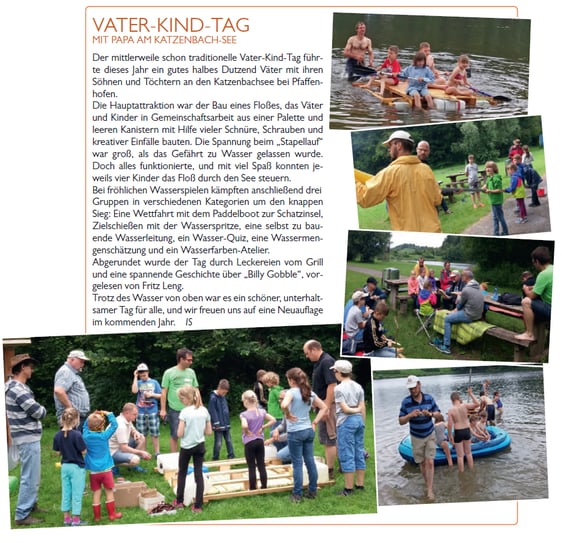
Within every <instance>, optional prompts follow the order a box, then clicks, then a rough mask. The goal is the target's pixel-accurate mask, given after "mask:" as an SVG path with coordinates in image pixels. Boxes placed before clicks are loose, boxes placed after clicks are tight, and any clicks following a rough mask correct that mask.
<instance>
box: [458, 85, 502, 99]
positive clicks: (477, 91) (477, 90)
mask: <svg viewBox="0 0 562 543" xmlns="http://www.w3.org/2000/svg"><path fill="white" fill-rule="evenodd" d="M468 88H469V89H470V90H471V91H474V92H475V93H477V94H481V95H482V96H486V97H488V98H491V99H492V100H495V101H496V102H511V98H510V97H509V96H501V95H499V96H493V95H492V94H488V93H487V92H484V91H482V90H480V89H476V88H474V87H471V86H469V87H468Z"/></svg>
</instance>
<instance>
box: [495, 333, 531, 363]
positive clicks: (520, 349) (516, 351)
mask: <svg viewBox="0 0 562 543" xmlns="http://www.w3.org/2000/svg"><path fill="white" fill-rule="evenodd" d="M485 333H486V334H488V335H489V336H492V337H496V338H498V339H501V340H502V341H506V342H508V343H511V344H513V361H514V362H524V361H525V349H526V348H527V347H529V346H530V345H531V344H534V343H536V342H534V341H529V340H528V339H517V338H516V337H515V336H516V335H517V332H513V331H512V330H506V329H505V328H500V327H499V326H493V327H492V328H488V329H487V330H486V332H485Z"/></svg>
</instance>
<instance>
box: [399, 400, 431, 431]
mask: <svg viewBox="0 0 562 543" xmlns="http://www.w3.org/2000/svg"><path fill="white" fill-rule="evenodd" d="M416 409H420V410H424V409H427V410H428V411H431V412H432V413H433V412H435V411H440V409H439V407H438V406H437V404H436V403H435V400H434V399H433V396H430V395H429V394H424V393H423V392H422V399H421V401H420V402H416V400H414V398H412V396H406V398H404V399H403V400H402V405H401V406H400V415H399V416H400V417H403V416H405V415H407V414H408V413H410V412H412V411H415V410H416ZM409 422H410V434H411V435H413V436H414V437H427V436H428V435H430V434H431V433H432V432H433V429H434V427H433V418H432V417H428V416H426V415H420V416H419V417H414V418H411V419H410V421H409Z"/></svg>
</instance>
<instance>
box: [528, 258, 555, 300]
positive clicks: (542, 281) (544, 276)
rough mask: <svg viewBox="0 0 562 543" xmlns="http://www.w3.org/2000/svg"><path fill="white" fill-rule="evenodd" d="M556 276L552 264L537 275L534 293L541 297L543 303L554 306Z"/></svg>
mask: <svg viewBox="0 0 562 543" xmlns="http://www.w3.org/2000/svg"><path fill="white" fill-rule="evenodd" d="M553 275H554V266H553V265H552V264H550V265H549V266H548V267H547V268H545V269H544V270H543V271H542V272H540V273H539V274H538V275H537V280H536V281H535V286H534V287H533V292H534V293H535V294H537V295H538V296H540V297H541V300H542V301H543V302H546V303H547V304H550V305H552V281H553Z"/></svg>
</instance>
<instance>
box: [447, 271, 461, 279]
mask: <svg viewBox="0 0 562 543" xmlns="http://www.w3.org/2000/svg"><path fill="white" fill-rule="evenodd" d="M460 274H461V272H460V271H459V270H453V271H452V272H451V273H450V274H449V277H453V275H454V276H455V277H458V276H459V275H460Z"/></svg>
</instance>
